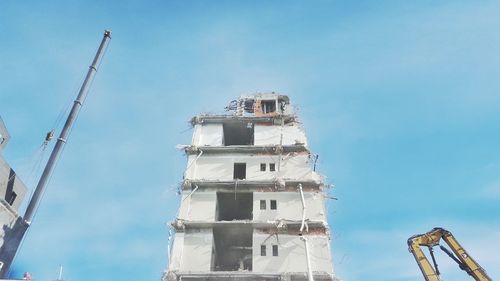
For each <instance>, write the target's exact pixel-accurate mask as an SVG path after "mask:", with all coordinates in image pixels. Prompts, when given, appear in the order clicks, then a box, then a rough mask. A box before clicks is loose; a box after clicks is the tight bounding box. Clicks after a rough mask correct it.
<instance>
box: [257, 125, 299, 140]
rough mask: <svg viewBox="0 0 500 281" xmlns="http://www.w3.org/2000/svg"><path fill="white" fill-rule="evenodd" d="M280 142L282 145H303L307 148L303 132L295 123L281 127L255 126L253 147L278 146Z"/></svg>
mask: <svg viewBox="0 0 500 281" xmlns="http://www.w3.org/2000/svg"><path fill="white" fill-rule="evenodd" d="M282 134H283V139H282V136H281V135H282ZM280 141H281V142H282V145H295V144H304V145H306V146H307V138H306V135H305V133H304V130H303V129H302V128H301V127H300V126H299V125H298V124H297V123H291V124H287V125H284V126H283V127H281V126H271V125H265V124H256V125H255V129H254V144H255V145H279V144H280Z"/></svg>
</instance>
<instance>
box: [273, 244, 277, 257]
mask: <svg viewBox="0 0 500 281" xmlns="http://www.w3.org/2000/svg"><path fill="white" fill-rule="evenodd" d="M273 256H275V257H277V256H278V245H273Z"/></svg>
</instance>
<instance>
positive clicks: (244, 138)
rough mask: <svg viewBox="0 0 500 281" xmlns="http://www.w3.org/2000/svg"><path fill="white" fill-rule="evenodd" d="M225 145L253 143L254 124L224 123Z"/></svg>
mask: <svg viewBox="0 0 500 281" xmlns="http://www.w3.org/2000/svg"><path fill="white" fill-rule="evenodd" d="M222 128H223V131H224V145H225V146H229V145H253V134H254V126H253V123H248V122H229V123H224V124H223V125H222Z"/></svg>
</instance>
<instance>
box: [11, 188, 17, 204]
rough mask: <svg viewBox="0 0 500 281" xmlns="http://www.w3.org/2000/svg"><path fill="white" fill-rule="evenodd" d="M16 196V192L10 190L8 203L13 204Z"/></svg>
mask: <svg viewBox="0 0 500 281" xmlns="http://www.w3.org/2000/svg"><path fill="white" fill-rule="evenodd" d="M16 198H17V193H15V192H14V191H12V193H11V194H10V198H9V205H11V206H12V204H14V201H16Z"/></svg>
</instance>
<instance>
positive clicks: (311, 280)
mask: <svg viewBox="0 0 500 281" xmlns="http://www.w3.org/2000/svg"><path fill="white" fill-rule="evenodd" d="M300 240H302V241H304V246H305V248H306V259H307V279H308V280H309V281H314V279H313V274H312V268H311V259H310V257H309V246H308V245H307V238H305V237H304V236H300Z"/></svg>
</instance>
